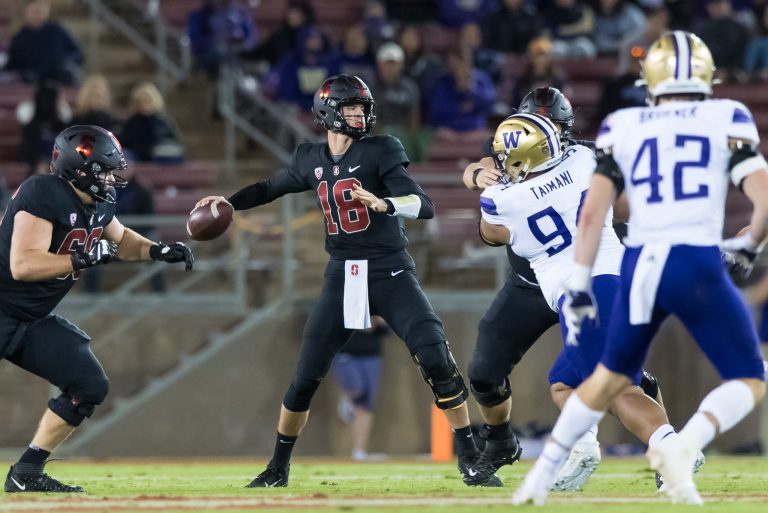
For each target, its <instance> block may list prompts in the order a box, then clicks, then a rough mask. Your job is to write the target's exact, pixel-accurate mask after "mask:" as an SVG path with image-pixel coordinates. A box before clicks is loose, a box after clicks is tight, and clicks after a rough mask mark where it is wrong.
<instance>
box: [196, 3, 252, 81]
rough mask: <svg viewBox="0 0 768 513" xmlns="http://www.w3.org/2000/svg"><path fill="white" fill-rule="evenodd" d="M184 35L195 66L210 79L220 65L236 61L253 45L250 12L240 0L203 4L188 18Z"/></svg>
mask: <svg viewBox="0 0 768 513" xmlns="http://www.w3.org/2000/svg"><path fill="white" fill-rule="evenodd" d="M187 33H188V35H189V42H190V46H191V47H192V53H193V54H194V55H195V58H196V59H197V63H198V65H199V66H200V67H201V68H202V69H204V70H205V71H206V73H208V76H210V77H211V78H214V79H215V78H216V77H217V76H218V75H219V69H220V67H221V66H222V65H223V64H226V63H229V62H233V61H237V59H238V58H239V56H240V55H241V54H242V53H243V52H247V51H248V50H251V49H253V48H254V47H255V46H256V42H257V33H256V26H255V25H254V22H253V16H252V15H251V11H250V9H249V8H248V6H247V5H244V4H242V3H241V1H240V0H203V4H202V6H201V7H200V9H198V10H196V11H192V13H191V14H190V15H189V19H188V21H187Z"/></svg>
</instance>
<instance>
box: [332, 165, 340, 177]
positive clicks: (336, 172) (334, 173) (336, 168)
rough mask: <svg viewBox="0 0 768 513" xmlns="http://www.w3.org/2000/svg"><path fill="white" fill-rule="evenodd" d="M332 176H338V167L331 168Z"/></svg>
mask: <svg viewBox="0 0 768 513" xmlns="http://www.w3.org/2000/svg"><path fill="white" fill-rule="evenodd" d="M333 176H339V166H333Z"/></svg>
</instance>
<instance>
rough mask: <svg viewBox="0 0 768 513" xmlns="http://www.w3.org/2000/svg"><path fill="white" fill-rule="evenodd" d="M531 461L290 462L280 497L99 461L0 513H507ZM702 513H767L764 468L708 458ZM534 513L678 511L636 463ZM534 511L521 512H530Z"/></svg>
mask: <svg viewBox="0 0 768 513" xmlns="http://www.w3.org/2000/svg"><path fill="white" fill-rule="evenodd" d="M530 464H531V461H530V460H528V461H524V462H523V463H521V464H519V465H515V466H514V467H504V468H503V469H502V470H501V471H500V472H499V476H500V477H501V478H502V480H503V481H504V483H505V488H495V489H494V488H491V489H483V488H467V487H465V486H464V485H463V484H462V482H461V479H460V476H459V474H458V472H457V471H456V470H455V466H453V465H443V464H431V463H427V462H425V461H424V460H401V461H395V462H384V463H366V464H361V463H347V462H339V461H337V460H301V459H299V460H297V461H296V462H295V463H294V465H293V467H292V469H291V483H290V487H289V488H281V489H264V490H254V489H245V488H243V487H244V486H245V485H246V484H247V483H248V482H249V481H250V480H251V479H252V478H253V477H254V476H255V474H256V473H258V472H259V471H260V470H261V469H262V468H263V467H262V465H263V462H258V464H257V463H255V462H250V461H249V462H246V461H222V460H210V461H205V460H189V461H184V460H180V461H163V460H158V461H141V462H139V461H136V462H133V461H125V460H120V461H103V462H87V461H77V462H62V461H57V462H53V463H51V464H49V466H48V468H47V470H48V471H49V472H50V473H51V474H52V475H54V476H55V477H57V478H59V479H61V480H62V481H64V482H66V483H70V484H78V485H81V486H83V487H85V489H86V491H87V493H85V494H82V495H79V494H78V495H70V496H64V497H62V496H54V495H47V494H45V495H33V494H20V495H12V494H5V495H4V496H2V498H0V511H3V512H4V511H24V512H37V511H47V512H62V511H65V512H105V511H119V512H134V511H135V512H146V511H174V512H175V511H184V512H189V511H195V512H201V511H206V512H217V513H222V512H235V511H237V512H240V511H251V510H254V509H258V510H279V511H281V512H291V511H303V512H306V511H323V512H326V511H327V512H330V511H354V512H364V511H378V512H382V513H384V512H386V513H390V512H402V511H419V512H420V513H431V512H453V511H457V512H467V513H468V512H475V511H488V510H491V511H510V510H511V509H512V506H511V504H510V501H509V497H510V495H511V493H512V492H513V491H514V489H515V487H516V486H517V485H518V484H519V482H520V480H521V478H522V476H523V474H524V472H525V471H526V470H527V469H528V468H529V466H530ZM697 483H698V485H699V490H700V491H701V492H702V495H703V496H704V499H705V501H706V503H707V504H706V508H707V511H713V512H723V513H725V512H728V513H734V512H735V513H742V512H745V513H746V512H755V513H757V512H760V513H765V512H766V511H768V459H766V458H724V457H710V458H709V459H708V460H707V464H706V465H705V466H704V467H703V468H702V471H701V473H700V474H699V475H698V476H697ZM550 497H551V500H550V502H549V504H548V505H547V506H546V507H544V508H536V509H535V510H536V511H563V512H569V513H570V512H576V513H578V512H585V513H586V512H595V511H611V512H613V511H616V512H622V513H623V512H627V513H636V512H645V511H653V512H654V513H664V512H667V511H677V510H687V511H690V508H689V507H684V506H672V505H671V504H669V503H668V501H667V499H666V497H665V496H663V495H659V494H657V493H656V489H655V486H654V481H653V473H652V472H651V471H650V470H649V469H648V467H647V464H646V460H645V459H642V458H631V459H615V458H613V459H606V460H605V461H604V462H603V463H602V464H601V465H600V467H599V468H598V470H597V472H596V473H595V474H594V476H592V479H591V481H590V482H589V483H588V484H587V486H586V487H585V490H584V491H583V492H578V493H567V494H563V493H558V494H552V495H551V496H550ZM533 508H534V507H533V506H528V507H527V508H522V509H523V510H531V509H533Z"/></svg>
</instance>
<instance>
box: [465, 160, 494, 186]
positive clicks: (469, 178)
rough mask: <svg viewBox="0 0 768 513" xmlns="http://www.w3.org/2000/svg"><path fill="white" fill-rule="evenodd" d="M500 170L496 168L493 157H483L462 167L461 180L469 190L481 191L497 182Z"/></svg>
mask: <svg viewBox="0 0 768 513" xmlns="http://www.w3.org/2000/svg"><path fill="white" fill-rule="evenodd" d="M500 179H501V171H499V170H498V169H496V166H495V165H494V163H493V158H491V157H483V158H482V159H480V160H479V161H477V162H472V163H470V164H469V165H467V167H465V168H464V174H463V176H462V181H463V182H464V186H465V187H466V188H467V189H469V190H471V191H482V190H485V189H487V188H488V187H492V186H494V185H496V184H497V183H499V180H500Z"/></svg>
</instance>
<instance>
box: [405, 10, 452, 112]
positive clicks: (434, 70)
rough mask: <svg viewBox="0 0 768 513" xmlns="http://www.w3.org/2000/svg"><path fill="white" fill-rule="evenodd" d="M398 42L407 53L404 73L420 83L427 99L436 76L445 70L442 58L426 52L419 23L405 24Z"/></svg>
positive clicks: (420, 89) (422, 95)
mask: <svg viewBox="0 0 768 513" xmlns="http://www.w3.org/2000/svg"><path fill="white" fill-rule="evenodd" d="M397 44H398V45H400V48H402V49H403V53H405V66H404V67H403V70H404V73H405V74H406V75H407V76H409V77H410V78H412V79H413V80H414V81H415V82H416V83H417V84H418V85H419V91H420V92H421V97H422V99H425V98H426V96H427V94H428V93H429V91H430V89H431V88H432V84H433V83H434V81H435V78H436V77H437V76H439V75H440V74H441V73H442V71H443V68H442V65H441V62H440V58H439V57H437V56H436V55H433V54H429V53H426V52H424V47H423V46H422V40H421V32H419V27H418V26H417V25H410V24H406V25H403V26H402V27H401V28H400V32H399V33H398V35H397Z"/></svg>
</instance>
